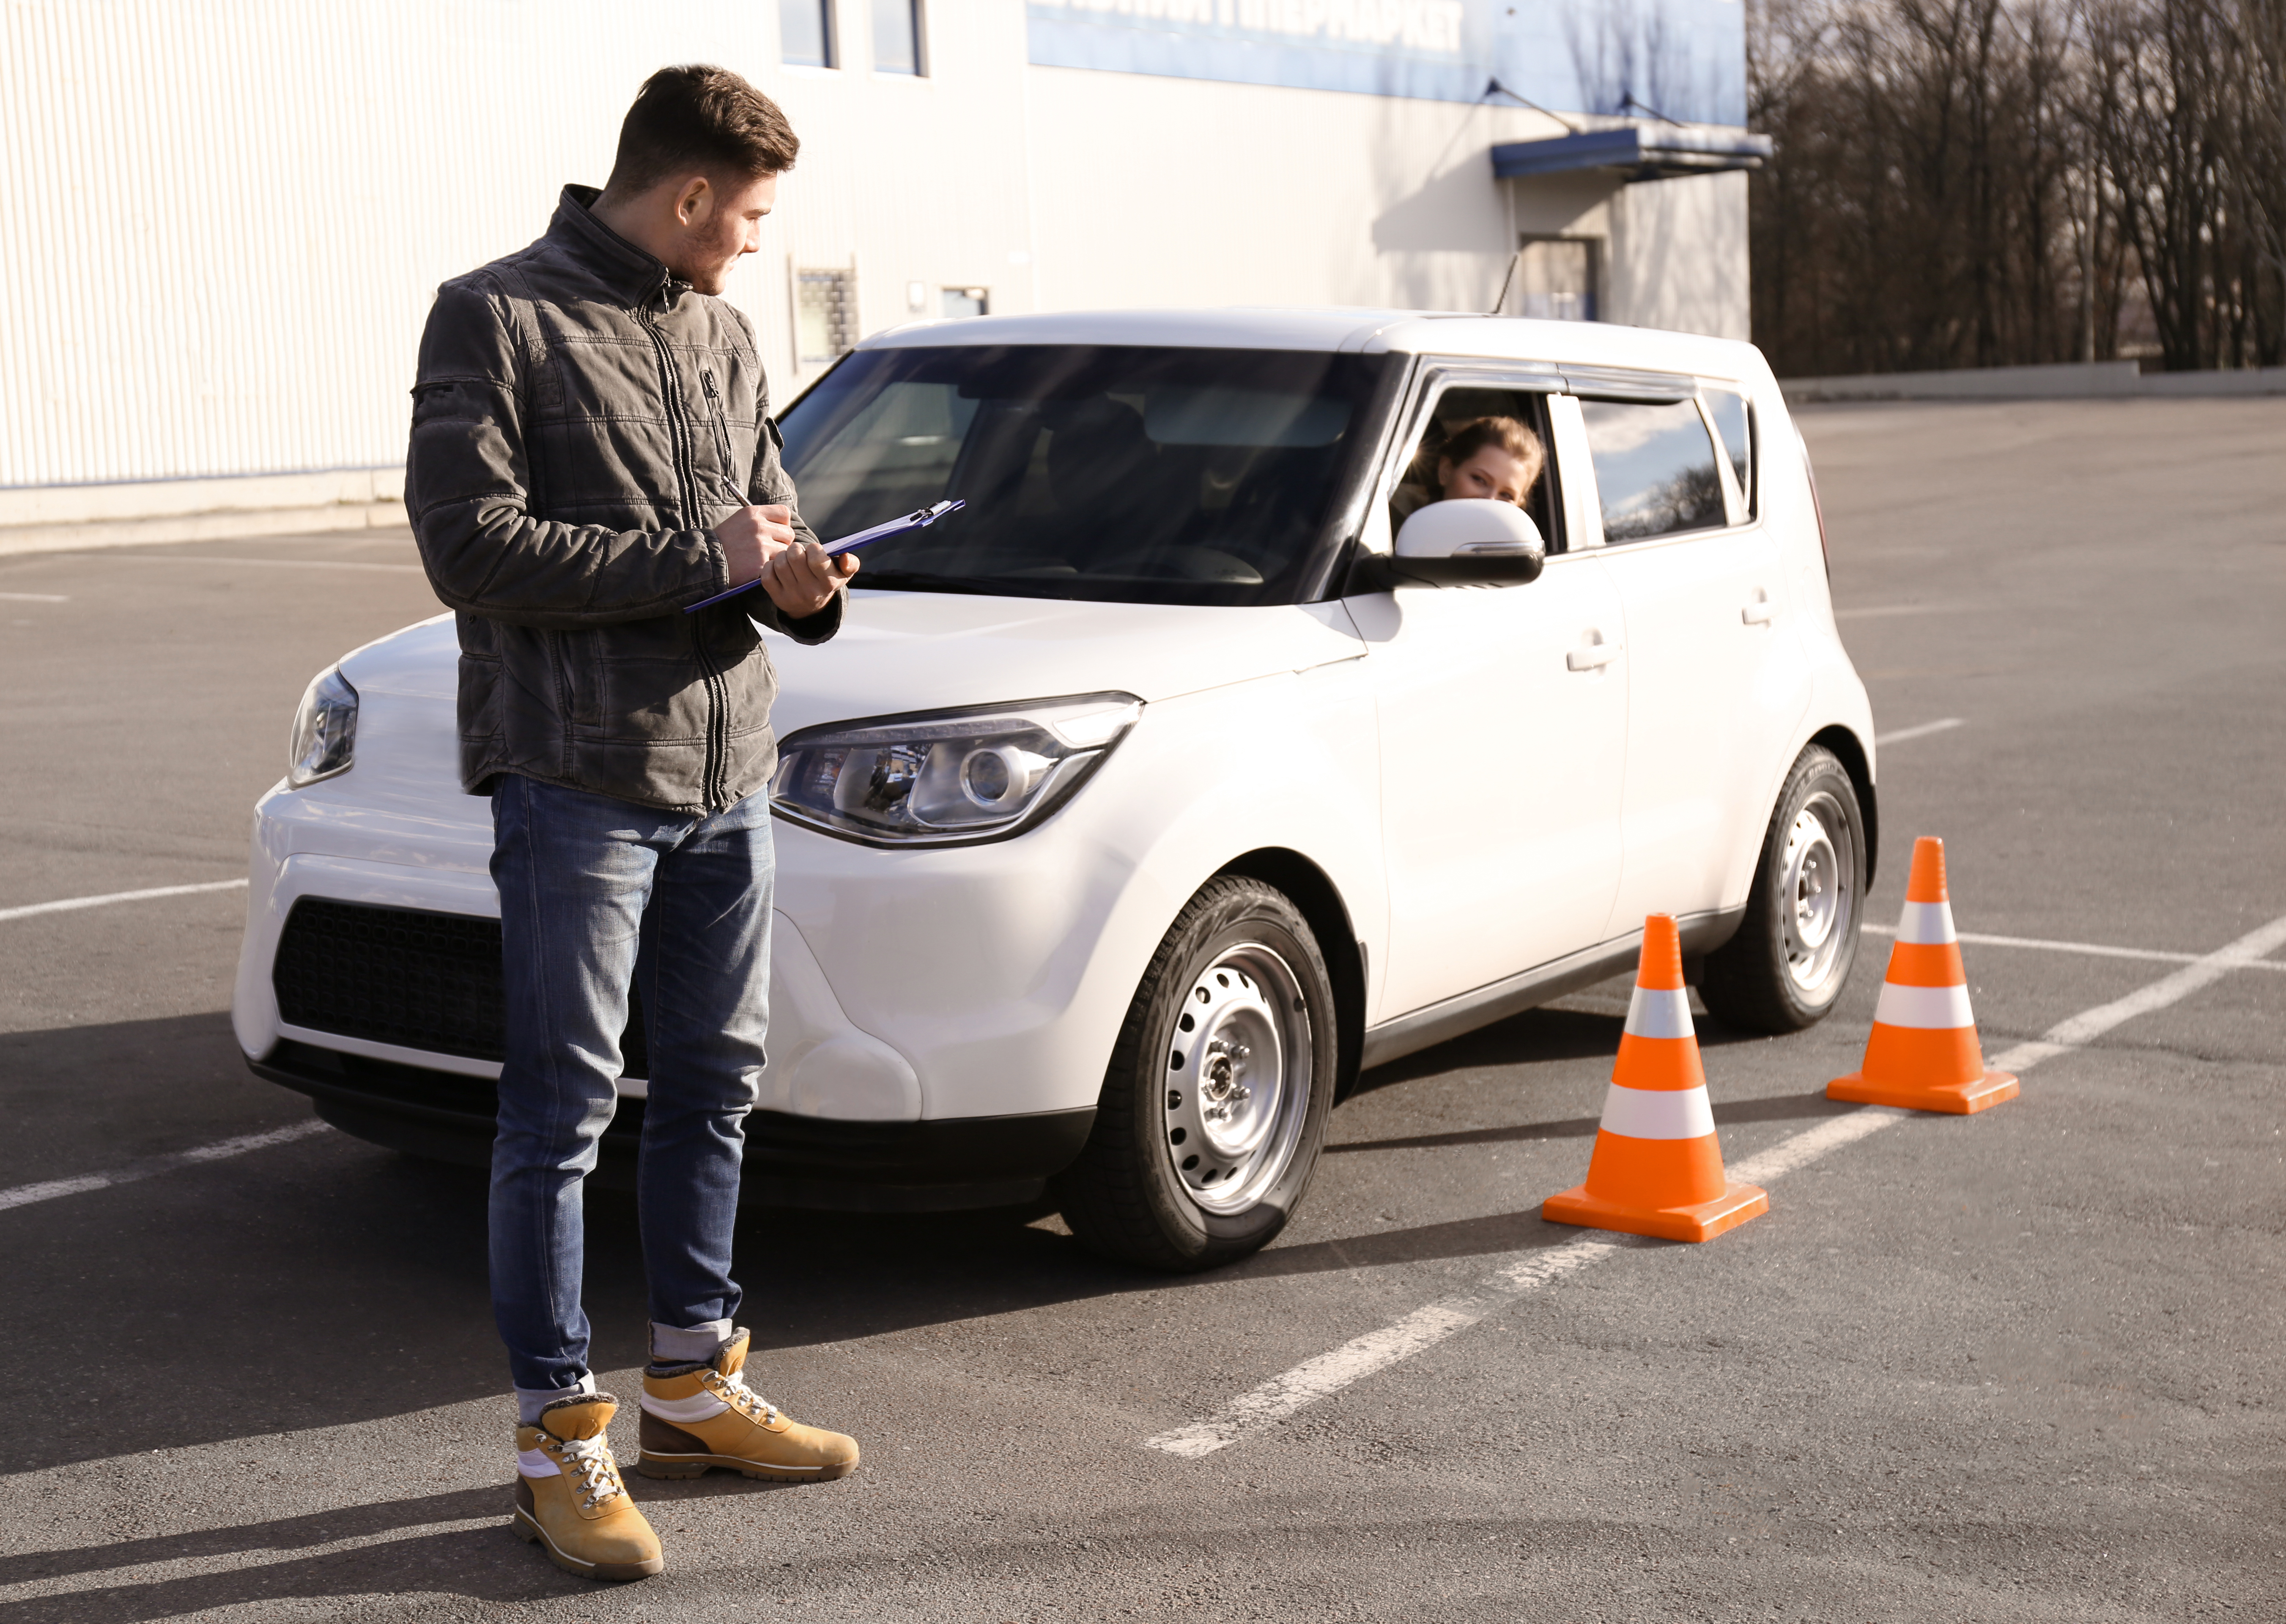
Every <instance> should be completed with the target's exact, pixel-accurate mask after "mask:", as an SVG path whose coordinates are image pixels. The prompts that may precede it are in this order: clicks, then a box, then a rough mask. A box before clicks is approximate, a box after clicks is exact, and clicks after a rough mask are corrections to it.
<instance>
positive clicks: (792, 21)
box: [778, 0, 878, 67]
mask: <svg viewBox="0 0 2286 1624" xmlns="http://www.w3.org/2000/svg"><path fill="white" fill-rule="evenodd" d="M877 3H878V0H877ZM778 51H779V53H780V54H781V55H782V56H784V59H785V60H786V63H787V65H788V66H789V67H840V63H838V62H836V61H835V60H834V58H833V0H778Z"/></svg>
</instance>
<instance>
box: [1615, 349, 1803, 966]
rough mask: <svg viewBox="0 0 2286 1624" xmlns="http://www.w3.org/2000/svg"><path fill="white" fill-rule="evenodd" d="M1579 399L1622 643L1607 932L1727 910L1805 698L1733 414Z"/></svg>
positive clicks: (1673, 401) (1631, 396)
mask: <svg viewBox="0 0 2286 1624" xmlns="http://www.w3.org/2000/svg"><path fill="white" fill-rule="evenodd" d="M1574 382H1575V385H1577V384H1580V380H1577V379H1575V380H1574ZM1592 388H1593V386H1592V384H1588V385H1586V386H1584V387H1582V388H1581V392H1582V394H1583V395H1584V396H1589V398H1583V399H1582V400H1581V402H1580V416H1581V422H1582V427H1583V428H1584V430H1585V433H1586V439H1587V443H1588V454H1589V460H1590V461H1591V463H1592V465H1593V467H1594V471H1595V480H1596V508H1597V513H1598V516H1599V518H1600V521H1601V524H1602V532H1603V548H1602V553H1603V559H1604V567H1605V568H1606V569H1607V570H1608V571H1609V572H1610V573H1611V577H1612V581H1613V582H1614V584H1615V585H1616V587H1617V588H1618V590H1619V594H1620V600H1621V603H1623V605H1624V607H1625V611H1626V615H1627V627H1628V666H1629V672H1628V681H1629V688H1628V745H1627V781H1626V789H1625V792H1624V795H1623V800H1622V808H1621V814H1620V824H1621V834H1622V839H1623V840H1624V842H1625V847H1626V855H1625V858H1624V861H1623V863H1622V864H1621V871H1620V888H1619V901H1618V905H1617V908H1616V909H1615V911H1614V915H1613V917H1614V918H1615V919H1616V920H1617V921H1619V922H1620V923H1622V924H1624V923H1628V922H1630V921H1633V920H1636V919H1639V918H1642V916H1644V914H1647V913H1673V914H1676V915H1678V916H1679V915H1685V914H1693V913H1700V912H1705V911H1712V910H1716V909H1719V908H1721V907H1722V906H1723V905H1724V904H1725V903H1734V902H1736V901H1738V900H1739V897H1736V896H1725V895H1723V892H1724V891H1725V889H1726V888H1735V889H1737V890H1738V892H1739V895H1740V896H1743V895H1744V887H1745V886H1746V883H1747V880H1748V879H1750V878H1751V876H1752V874H1753V871H1754V855H1753V854H1754V851H1755V850H1756V849H1757V848H1758V846H1759V841H1760V839H1761V836H1762V829H1763V825H1764V823H1765V821H1766V820H1767V819H1768V817H1769V816H1770V795H1771V793H1772V792H1773V791H1774V790H1775V788H1776V783H1777V778H1778V775H1779V774H1780V773H1781V772H1783V771H1784V769H1785V761H1784V759H1783V757H1784V753H1785V748H1786V746H1787V744H1788V743H1789V741H1790V740H1791V737H1792V735H1793V729H1794V727H1795V725H1796V724H1797V723H1798V722H1799V721H1800V719H1801V715H1802V713H1803V710H1804V708H1805V706H1807V704H1808V701H1809V689H1808V683H1807V682H1806V680H1805V675H1804V673H1803V670H1802V655H1801V642H1800V639H1799V637H1798V635H1797V633H1796V627H1795V619H1794V614H1793V603H1792V601H1791V599H1790V597H1789V595H1788V587H1787V574H1786V572H1785V571H1784V570H1783V569H1782V568H1781V567H1780V564H1781V562H1782V561H1781V558H1780V556H1779V550H1778V544H1777V541H1776V539H1775V538H1774V537H1773V536H1772V535H1771V533H1770V530H1769V528H1768V527H1767V526H1765V525H1764V524H1762V523H1761V522H1760V520H1759V518H1758V516H1757V515H1756V514H1755V513H1754V510H1753V491H1754V484H1753V469H1752V468H1751V464H1750V461H1749V457H1750V445H1751V438H1750V436H1749V434H1748V432H1747V427H1746V425H1747V422H1748V419H1747V416H1746V402H1745V399H1744V398H1743V396H1741V395H1739V394H1738V392H1737V391H1734V390H1719V389H1716V388H1715V387H1712V386H1710V387H1709V388H1708V389H1707V390H1701V389H1700V388H1699V384H1698V382H1697V381H1696V380H1693V379H1689V378H1679V379H1675V380H1672V381H1671V382H1669V383H1668V384H1667V389H1666V392H1664V393H1660V392H1657V390H1658V388H1659V386H1658V385H1657V384H1656V382H1635V383H1634V384H1633V385H1632V387H1631V390H1630V392H1629V393H1628V394H1627V395H1620V394H1618V393H1617V392H1616V391H1615V392H1614V394H1613V395H1612V396H1611V397H1606V398H1594V397H1593V395H1592V393H1591V391H1592ZM1710 404H1711V405H1712V406H1714V408H1715V409H1714V410H1711V411H1710V410H1709V409H1708V407H1709V405H1710ZM1733 419H1735V422H1733V421H1732V420H1733ZM1718 430H1719V433H1718ZM1718 445H1719V446H1720V449H1719V450H1718Z"/></svg>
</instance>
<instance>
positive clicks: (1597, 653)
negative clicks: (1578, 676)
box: [1564, 643, 1621, 671]
mask: <svg viewBox="0 0 2286 1624" xmlns="http://www.w3.org/2000/svg"><path fill="white" fill-rule="evenodd" d="M1620 647H1621V645H1620V644H1619V643H1595V644H1592V645H1590V646H1589V647H1588V648H1584V649H1574V650H1572V651H1571V652H1570V653H1569V654H1566V655H1565V657H1564V668H1565V670H1566V671H1593V670H1595V669H1596V667H1597V666H1608V665H1610V664H1611V663H1612V661H1613V660H1615V659H1617V658H1619V657H1620Z"/></svg>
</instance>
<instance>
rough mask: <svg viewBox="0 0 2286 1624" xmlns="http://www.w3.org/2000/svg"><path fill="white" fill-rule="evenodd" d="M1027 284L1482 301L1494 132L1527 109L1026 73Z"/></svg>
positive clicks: (1491, 273) (1152, 293)
mask: <svg viewBox="0 0 2286 1624" xmlns="http://www.w3.org/2000/svg"><path fill="white" fill-rule="evenodd" d="M1027 99H1028V101H1029V106H1030V108H1031V119H1032V152H1031V164H1030V176H1031V190H1032V196H1033V217H1034V219H1035V222H1036V223H1037V229H1038V232H1039V240H1040V266H1039V270H1040V292H1041V297H1042V300H1043V302H1044V304H1046V305H1047V306H1049V307H1052V308H1071V307H1073V306H1084V305H1103V304H1119V305H1134V304H1141V305H1199V304H1379V305H1396V306H1402V307H1407V308H1427V309H1435V310H1484V309H1486V308H1487V307H1488V306H1489V305H1490V304H1491V303H1492V300H1493V296H1494V294H1495V293H1496V292H1497V291H1498V290H1499V287H1500V279H1501V272H1502V270H1503V269H1504V268H1505V266H1506V263H1507V256H1508V254H1509V252H1510V248H1511V246H1512V242H1511V239H1510V225H1509V207H1508V203H1507V201H1506V199H1505V198H1504V197H1503V195H1502V186H1501V184H1500V183H1499V182H1497V181H1495V180H1494V178H1493V173H1492V164H1491V162H1490V160H1489V159H1488V158H1487V156H1486V153H1487V150H1488V149H1489V148H1490V146H1492V145H1493V143H1494V142H1495V141H1510V140H1525V139H1530V138H1533V137H1536V136H1547V135H1554V134H1560V133H1562V126H1560V125H1558V124H1557V122H1555V121H1554V120H1552V119H1549V118H1547V117H1545V116H1543V115H1541V114H1536V113H1532V112H1528V111H1525V110H1522V109H1514V110H1511V109H1505V108H1496V107H1490V106H1475V107H1470V106H1464V105H1455V104H1454V103H1451V102H1437V101H1408V100H1399V99H1383V98H1379V97H1366V96H1354V95H1346V94H1343V93H1341V92H1338V91H1299V90H1286V89H1282V88H1278V87H1271V86H1257V85H1242V84H1228V83H1216V82H1214V81H1210V80H1198V79H1173V78H1156V77H1149V76H1146V75H1130V74H1109V73H1091V72H1088V71H1085V70H1083V69H1078V68H1060V67H1036V68H1033V69H1031V70H1030V71H1029V80H1028V98H1027Z"/></svg>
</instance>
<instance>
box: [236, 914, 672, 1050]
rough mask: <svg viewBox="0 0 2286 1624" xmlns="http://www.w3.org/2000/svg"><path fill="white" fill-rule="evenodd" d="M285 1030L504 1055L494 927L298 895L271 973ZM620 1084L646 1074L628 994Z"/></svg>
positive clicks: (635, 1005) (631, 992)
mask: <svg viewBox="0 0 2286 1624" xmlns="http://www.w3.org/2000/svg"><path fill="white" fill-rule="evenodd" d="M270 980H271V985H272V986H273V987H275V988H276V989H277V991H278V1015H279V1018H280V1020H281V1021H285V1022H286V1024H287V1025H288V1026H296V1027H301V1028H303V1029H307V1030H309V1031H313V1032H332V1033H335V1034H336V1035H338V1036H340V1037H361V1038H363V1039H365V1040H366V1041H367V1042H368V1043H381V1044H394V1045H398V1047H400V1048H406V1049H419V1050H422V1051H425V1052H429V1053H431V1054H458V1055H462V1056H465V1057H467V1058H468V1059H469V1060H501V1059H504V1058H505V1057H506V1055H507V1047H506V1045H505V1042H504V1039H503V1030H504V1027H505V1018H504V1016H503V1014H502V997H501V931H500V921H499V920H498V919H486V918H476V917H474V916H472V915H469V914H460V913H430V912H427V911H423V910H421V909H417V908H376V907H372V906H370V905H368V904H366V903H338V902H334V901H331V900H329V899H327V898H324V897H315V896H305V897H303V898H302V899H301V900H300V901H299V902H296V903H295V904H294V910H293V911H292V912H291V913H289V914H288V915H287V916H286V927H285V929H284V930H283V931H281V932H280V934H279V937H278V957H277V958H276V959H275V960H273V961H272V966H271V975H270ZM619 1053H620V1056H621V1060H622V1069H623V1071H624V1073H625V1075H626V1076H630V1077H641V1076H648V1075H649V1073H650V1057H649V1055H648V1054H647V1052H645V1045H644V1042H643V1018H642V1004H641V1003H640V1002H639V1000H638V997H637V995H636V993H635V989H634V988H633V987H630V988H629V989H627V1030H626V1031H625V1032H624V1033H622V1034H621V1035H620V1037H619Z"/></svg>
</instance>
